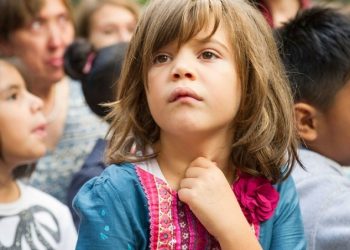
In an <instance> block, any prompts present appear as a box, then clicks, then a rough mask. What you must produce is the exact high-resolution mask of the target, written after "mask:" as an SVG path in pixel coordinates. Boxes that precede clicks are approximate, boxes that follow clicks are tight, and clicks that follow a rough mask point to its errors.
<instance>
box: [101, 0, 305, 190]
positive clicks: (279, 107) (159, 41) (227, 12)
mask: <svg viewBox="0 0 350 250" xmlns="http://www.w3.org/2000/svg"><path fill="white" fill-rule="evenodd" d="M210 20H214V22H215V25H214V29H213V31H212V34H214V33H215V30H216V29H217V27H218V26H219V24H220V23H222V24H223V25H224V27H225V28H226V30H227V32H228V34H229V38H230V40H231V41H232V46H233V51H234V56H235V60H236V62H238V67H237V69H238V75H239V77H240V82H241V83H242V84H241V90H242V98H241V103H240V108H239V111H238V113H237V115H236V117H235V119H234V124H233V126H234V135H233V141H232V143H231V148H232V151H231V152H232V153H231V159H232V162H233V164H234V165H235V166H236V167H237V170H238V171H241V172H245V173H249V174H251V175H255V176H265V177H266V178H268V179H269V180H271V181H272V182H274V183H275V182H277V181H280V180H282V179H284V178H286V177H287V176H288V175H289V174H290V171H291V169H292V166H293V165H294V162H295V160H297V155H296V148H297V145H298V144H297V139H296V133H295V128H294V123H293V109H292V107H293V102H292V97H291V94H290V90H289V87H288V84H287V78H286V76H285V73H284V71H283V68H282V66H281V62H280V59H279V56H278V53H277V48H276V45H275V43H274V40H273V36H272V33H271V30H270V28H269V26H268V24H267V23H266V21H265V19H264V17H263V16H262V15H261V14H260V13H259V12H258V11H257V10H255V9H254V7H252V6H250V5H249V4H247V3H246V2H244V0H192V1H188V0H176V1H174V0H154V1H152V2H151V3H150V5H149V6H148V8H147V9H146V10H145V12H144V14H143V16H142V17H141V20H140V21H139V24H138V26H137V29H136V32H135V34H134V36H133V38H132V40H131V43H130V46H129V50H128V53H127V55H126V61H125V62H124V65H123V70H122V74H121V77H120V79H119V80H120V81H119V83H118V101H117V102H115V103H113V104H111V108H112V111H111V113H110V114H109V117H108V119H111V121H112V122H111V128H110V131H109V135H110V136H111V137H110V142H109V147H108V151H107V160H108V162H110V163H121V162H125V161H130V162H135V161H139V160H142V159H147V158H150V157H154V156H155V155H156V154H157V152H155V153H153V154H144V155H143V156H138V154H135V153H134V151H135V150H131V149H132V146H133V145H136V149H137V151H141V152H144V153H145V152H146V147H147V146H150V145H152V144H154V143H155V142H157V141H158V140H159V131H160V130H159V127H158V125H157V124H156V123H155V121H154V120H153V118H152V116H151V113H150V111H149V108H148V104H147V100H146V94H145V89H146V88H147V74H148V70H149V68H150V65H151V62H152V56H153V55H154V53H155V52H156V51H157V50H159V49H160V48H161V47H163V46H165V45H167V44H168V43H170V42H172V41H177V42H178V44H179V45H181V44H183V43H185V42H186V41H188V40H190V39H191V38H192V37H194V36H195V35H196V34H197V33H198V32H200V31H201V29H202V28H203V27H206V26H207V25H208V22H210Z"/></svg>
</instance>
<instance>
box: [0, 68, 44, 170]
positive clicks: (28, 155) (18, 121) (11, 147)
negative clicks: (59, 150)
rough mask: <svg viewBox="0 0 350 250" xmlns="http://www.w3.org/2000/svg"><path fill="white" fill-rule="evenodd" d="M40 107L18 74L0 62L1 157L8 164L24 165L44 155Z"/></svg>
mask: <svg viewBox="0 0 350 250" xmlns="http://www.w3.org/2000/svg"><path fill="white" fill-rule="evenodd" d="M42 105H43V103H42V101H41V100H40V99H39V98H38V97H36V96H34V95H32V94H30V93H29V92H28V91H27V89H26V87H25V84H24V81H23V78H22V77H21V76H20V74H19V73H18V71H17V70H16V69H15V68H14V67H12V66H10V65H8V64H7V63H3V62H0V129H1V131H0V135H1V137H0V138H1V149H2V152H1V155H2V158H3V159H4V160H5V162H6V163H7V164H10V165H12V166H18V165H20V164H26V163H28V162H32V161H34V160H36V159H38V158H39V157H41V156H42V155H43V154H44V153H45V152H46V146H45V142H44V139H45V137H46V120H45V118H44V115H43V113H42Z"/></svg>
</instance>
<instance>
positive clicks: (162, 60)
mask: <svg viewBox="0 0 350 250" xmlns="http://www.w3.org/2000/svg"><path fill="white" fill-rule="evenodd" d="M169 60H170V57H169V56H168V55H165V54H160V55H157V56H156V57H155V58H154V59H153V64H160V63H166V62H168V61H169Z"/></svg>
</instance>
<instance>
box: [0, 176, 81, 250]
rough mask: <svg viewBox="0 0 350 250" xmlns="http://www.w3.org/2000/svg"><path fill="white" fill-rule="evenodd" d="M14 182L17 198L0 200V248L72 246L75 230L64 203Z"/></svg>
mask: <svg viewBox="0 0 350 250" xmlns="http://www.w3.org/2000/svg"><path fill="white" fill-rule="evenodd" d="M17 183H18V187H19V189H20V192H21V196H20V198H19V199H18V200H16V201H14V202H10V203H0V249H1V250H44V249H46V250H48V249H50V250H73V249H75V245H76V240H77V233H76V231H75V228H74V224H73V221H72V217H71V215H70V213H69V210H68V208H67V206H65V205H63V204H62V203H61V202H59V201H58V200H56V199H55V198H53V197H51V196H50V195H48V194H45V193H43V192H41V191H39V190H37V189H35V188H32V187H30V186H26V185H23V184H22V183H20V182H17Z"/></svg>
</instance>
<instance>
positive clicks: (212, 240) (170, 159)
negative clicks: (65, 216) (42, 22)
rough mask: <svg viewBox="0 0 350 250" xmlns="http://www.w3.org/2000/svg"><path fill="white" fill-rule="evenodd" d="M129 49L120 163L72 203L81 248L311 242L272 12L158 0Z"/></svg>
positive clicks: (116, 114)
mask: <svg viewBox="0 0 350 250" xmlns="http://www.w3.org/2000/svg"><path fill="white" fill-rule="evenodd" d="M257 45H259V46H257ZM125 58H126V59H125V63H124V65H123V69H122V73H121V77H120V81H119V83H118V98H117V99H118V101H117V102H115V103H114V104H113V105H112V108H113V109H112V111H111V113H110V115H109V116H108V118H109V119H111V130H110V136H111V137H110V142H109V147H108V152H107V154H108V160H109V162H110V163H112V165H111V166H109V167H108V168H107V169H106V170H105V171H104V172H103V173H102V175H100V176H99V177H96V178H94V179H92V180H90V181H89V182H87V183H86V184H85V185H84V186H83V187H82V188H81V189H80V191H79V193H78V194H77V196H76V198H75V200H74V201H73V203H74V207H75V209H76V210H77V212H78V214H79V216H80V219H81V224H80V227H79V236H78V244H77V249H115V248H116V247H118V248H119V249H219V248H221V249H231V250H232V249H261V248H263V249H284V250H288V249H293V250H295V249H305V245H306V243H305V239H304V232H303V226H302V220H301V214H300V209H299V204H298V197H297V194H296V190H295V187H294V183H293V181H292V179H291V178H289V177H288V176H289V174H290V172H291V166H293V164H294V161H295V159H296V147H297V141H296V137H295V133H294V125H293V120H292V117H293V113H292V98H291V95H290V93H289V89H288V85H287V83H286V78H285V75H284V73H283V70H282V67H281V64H280V61H279V58H278V54H277V49H276V47H275V44H274V41H273V37H272V34H271V29H270V28H269V27H268V25H267V24H266V22H265V21H264V19H263V16H262V15H261V14H260V13H259V12H258V11H257V10H255V9H254V8H253V7H251V6H250V5H249V4H247V3H246V2H245V1H240V0H200V1H199V0H198V1H197V0H194V1H187V0H177V1H173V0H154V1H151V2H150V5H148V7H147V8H146V10H145V12H144V14H143V16H142V17H141V20H140V22H139V23H138V27H137V29H136V33H135V34H134V36H133V38H132V40H131V42H130V45H129V49H128V52H127V55H126V57H125ZM286 156H287V157H286ZM272 184H276V185H272Z"/></svg>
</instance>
